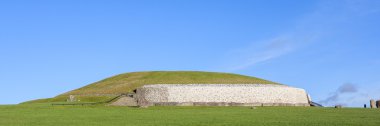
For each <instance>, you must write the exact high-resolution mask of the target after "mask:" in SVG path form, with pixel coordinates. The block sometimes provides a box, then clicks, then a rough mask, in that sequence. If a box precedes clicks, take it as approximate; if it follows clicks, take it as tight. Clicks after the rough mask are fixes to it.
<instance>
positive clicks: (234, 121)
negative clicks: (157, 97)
mask: <svg viewBox="0 0 380 126" xmlns="http://www.w3.org/2000/svg"><path fill="white" fill-rule="evenodd" d="M379 124H380V109H359V108H344V109H334V108H312V107H257V108H256V109H250V107H150V108H130V107H109V106H104V105H99V106H50V105H48V104H25V105H2V106H0V125H1V126H24V125H25V126H74V125H75V126H209V125H213V126H253V125H263V126H264V125H265V126H272V125H276V126H284V125H285V126H286V125H289V126H300V125H302V126H313V125H315V126H317V125H318V126H320V125H323V126H351V125H352V126H378V125H379Z"/></svg>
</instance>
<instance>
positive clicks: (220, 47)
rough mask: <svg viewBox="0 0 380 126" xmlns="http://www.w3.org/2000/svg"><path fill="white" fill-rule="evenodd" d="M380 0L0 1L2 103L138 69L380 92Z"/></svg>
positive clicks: (327, 100)
mask: <svg viewBox="0 0 380 126" xmlns="http://www.w3.org/2000/svg"><path fill="white" fill-rule="evenodd" d="M379 7H380V1H378V0H321V1H312V0H310V1H301V0H293V1H276V0H273V1H271V0H265V1H251V0H249V1H248V0H247V1H243V0H242V1H227V0H226V1H220V0H211V1H204V0H199V1H177V0H172V1H165V0H163V1H143V0H139V1H132V0H130V1H112V2H110V1H95V0H91V1H69V0H65V1H38V0H37V1H33V2H32V1H17V0H12V1H1V2H0V59H1V62H0V85H1V88H0V104H16V103H20V102H23V101H26V100H32V99H37V98H47V97H53V96H55V95H57V94H60V93H63V92H66V91H69V90H72V89H75V88H78V87H81V86H84V85H87V84H89V83H92V82H95V81H98V80H100V79H103V78H106V77H109V76H112V75H115V74H120V73H125V72H132V71H150V70H200V71H216V72H232V73H238V74H244V75H250V76H256V77H260V78H264V79H268V80H272V81H276V82H280V83H283V84H287V85H290V86H295V87H300V88H304V89H306V90H307V91H308V92H309V94H310V95H311V97H312V99H313V100H314V101H317V102H321V103H322V104H324V105H334V104H344V105H346V106H362V105H363V104H364V103H367V102H368V101H369V99H380V94H379V93H378V92H379V91H380V74H379V71H380V49H379V48H380V34H379V33H380V25H379V22H380V8H379Z"/></svg>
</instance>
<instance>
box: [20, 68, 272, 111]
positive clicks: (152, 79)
mask: <svg viewBox="0 0 380 126" xmlns="http://www.w3.org/2000/svg"><path fill="white" fill-rule="evenodd" d="M146 84H278V83H275V82H272V81H268V80H264V79H260V78H256V77H250V76H244V75H238V74H230V73H216V72H200V71H150V72H132V73H125V74H120V75H116V76H113V77H110V78H107V79H104V80H101V81H99V82H95V83H93V84H89V85H87V86H84V87H82V88H79V89H75V90H72V91H69V92H67V93H64V94H61V95H58V96H57V97H54V98H48V99H39V100H33V101H29V102H26V103H46V102H64V101H66V99H67V98H68V96H69V95H84V96H78V98H79V99H81V101H84V102H99V101H100V100H105V98H104V97H103V96H101V95H112V94H113V95H114V96H117V95H119V94H122V93H128V92H132V91H133V90H134V89H136V88H138V87H141V86H143V85H146ZM111 97H112V96H111Z"/></svg>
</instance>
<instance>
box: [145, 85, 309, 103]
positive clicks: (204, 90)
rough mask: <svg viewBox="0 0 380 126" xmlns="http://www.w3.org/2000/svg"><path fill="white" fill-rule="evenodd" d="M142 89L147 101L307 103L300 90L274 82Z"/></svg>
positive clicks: (304, 93)
mask: <svg viewBox="0 0 380 126" xmlns="http://www.w3.org/2000/svg"><path fill="white" fill-rule="evenodd" d="M142 89H143V90H144V92H140V93H143V94H142V95H141V94H140V96H143V97H144V99H145V100H146V101H147V102H150V103H163V102H174V103H199V102H202V103H209V102H218V103H221V102H222V103H261V104H263V103H272V104H309V97H308V94H307V93H306V91H305V90H304V89H300V88H294V87H289V86H285V85H276V84H153V85H145V86H143V87H142ZM138 94H139V92H138Z"/></svg>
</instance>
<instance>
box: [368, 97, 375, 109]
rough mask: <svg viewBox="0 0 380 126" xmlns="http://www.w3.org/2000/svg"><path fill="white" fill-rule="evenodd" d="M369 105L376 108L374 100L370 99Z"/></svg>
mask: <svg viewBox="0 0 380 126" xmlns="http://www.w3.org/2000/svg"><path fill="white" fill-rule="evenodd" d="M369 103H370V105H371V108H376V104H375V100H373V99H371V100H370V101H369Z"/></svg>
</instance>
